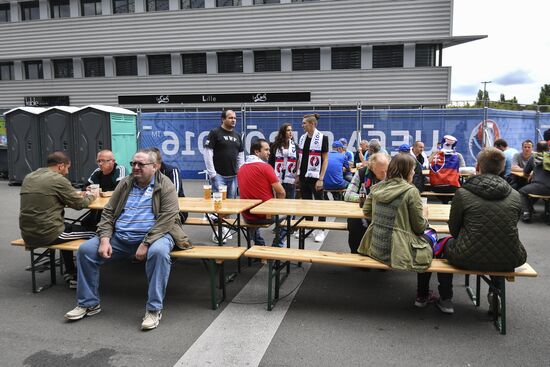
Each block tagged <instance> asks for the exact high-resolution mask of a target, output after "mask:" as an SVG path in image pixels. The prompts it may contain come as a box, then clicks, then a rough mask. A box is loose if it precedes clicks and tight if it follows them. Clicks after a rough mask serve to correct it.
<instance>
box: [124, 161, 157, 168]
mask: <svg viewBox="0 0 550 367" xmlns="http://www.w3.org/2000/svg"><path fill="white" fill-rule="evenodd" d="M150 164H154V163H141V162H134V161H130V167H134V166H137V167H138V168H139V169H141V168H143V167H144V166H148V165H150Z"/></svg>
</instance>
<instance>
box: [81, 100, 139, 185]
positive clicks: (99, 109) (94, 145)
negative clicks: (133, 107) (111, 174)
mask: <svg viewBox="0 0 550 367" xmlns="http://www.w3.org/2000/svg"><path fill="white" fill-rule="evenodd" d="M74 116H75V118H74V124H75V126H74V133H75V142H76V146H77V150H76V159H75V160H76V163H77V175H78V176H77V177H78V181H80V182H85V181H86V180H87V179H88V177H90V174H91V173H92V172H93V171H94V170H95V169H96V168H97V164H96V157H97V153H98V152H99V151H100V150H103V149H110V150H112V151H113V154H114V155H115V159H116V161H117V163H118V164H122V165H124V166H125V167H126V169H127V172H131V167H130V164H129V162H130V160H131V159H132V157H133V156H134V153H135V152H136V150H137V122H136V116H137V114H136V113H135V112H133V111H130V110H127V109H125V108H120V107H111V106H103V105H89V106H84V107H82V108H81V109H79V110H78V111H77V112H75V114H74Z"/></svg>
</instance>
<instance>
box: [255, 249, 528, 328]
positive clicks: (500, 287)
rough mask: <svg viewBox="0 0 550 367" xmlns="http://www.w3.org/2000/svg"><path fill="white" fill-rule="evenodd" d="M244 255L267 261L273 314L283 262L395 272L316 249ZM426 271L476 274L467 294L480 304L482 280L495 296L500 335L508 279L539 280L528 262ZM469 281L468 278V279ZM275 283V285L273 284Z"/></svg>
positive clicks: (435, 263)
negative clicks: (491, 268) (503, 268)
mask: <svg viewBox="0 0 550 367" xmlns="http://www.w3.org/2000/svg"><path fill="white" fill-rule="evenodd" d="M245 256H247V257H251V258H256V259H261V260H267V262H268V266H269V274H268V285H267V309H268V310H269V311H271V310H272V309H273V306H274V304H275V303H276V302H277V300H278V299H279V289H280V286H281V277H280V272H281V270H282V269H283V268H285V266H284V264H283V263H281V261H284V262H290V261H295V262H309V263H313V264H326V265H339V266H348V267H358V268H369V269H384V270H393V269H392V268H390V267H389V266H387V265H385V264H383V263H381V262H379V261H377V260H374V259H372V258H370V257H367V256H363V255H359V254H351V253H343V252H329V251H316V250H300V249H290V248H276V247H262V246H253V247H252V248H251V249H249V250H248V251H246V252H245ZM426 271H427V272H437V273H451V274H464V275H466V276H469V275H475V276H476V278H477V282H476V290H475V292H474V291H473V290H472V289H471V288H470V287H469V282H467V284H466V291H467V293H468V295H469V297H470V299H471V300H472V302H473V303H474V305H475V306H476V307H478V306H479V305H480V297H479V295H480V280H481V279H483V280H484V281H485V282H486V283H487V284H488V285H489V287H490V289H491V290H492V292H493V294H494V295H495V296H494V298H493V300H496V302H498V304H495V305H494V306H495V307H493V309H494V310H498V309H500V312H494V313H493V320H494V323H495V326H496V327H497V329H498V330H499V331H500V333H501V334H506V291H505V280H508V281H514V279H515V277H536V276H537V273H536V271H535V270H534V269H533V268H532V267H531V266H530V265H529V264H527V263H525V264H523V265H522V266H520V267H518V268H516V269H515V270H514V271H512V272H482V271H475V270H465V269H460V268H457V267H454V266H452V265H450V264H449V263H448V262H447V261H446V260H441V259H433V260H432V264H431V266H430V267H429V268H428V269H427V270H426ZM466 279H468V278H466ZM273 280H275V286H274V285H273Z"/></svg>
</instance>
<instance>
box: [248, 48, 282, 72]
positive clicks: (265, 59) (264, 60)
mask: <svg viewBox="0 0 550 367" xmlns="http://www.w3.org/2000/svg"><path fill="white" fill-rule="evenodd" d="M254 71H255V72H263V71H281V51H280V50H269V51H254Z"/></svg>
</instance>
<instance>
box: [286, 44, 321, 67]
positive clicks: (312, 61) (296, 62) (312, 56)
mask: <svg viewBox="0 0 550 367" xmlns="http://www.w3.org/2000/svg"><path fill="white" fill-rule="evenodd" d="M320 69H321V50H320V49H318V48H306V49H297V50H292V70H296V71H300V70H320Z"/></svg>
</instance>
